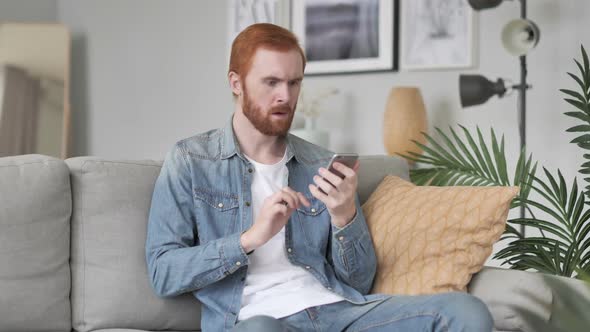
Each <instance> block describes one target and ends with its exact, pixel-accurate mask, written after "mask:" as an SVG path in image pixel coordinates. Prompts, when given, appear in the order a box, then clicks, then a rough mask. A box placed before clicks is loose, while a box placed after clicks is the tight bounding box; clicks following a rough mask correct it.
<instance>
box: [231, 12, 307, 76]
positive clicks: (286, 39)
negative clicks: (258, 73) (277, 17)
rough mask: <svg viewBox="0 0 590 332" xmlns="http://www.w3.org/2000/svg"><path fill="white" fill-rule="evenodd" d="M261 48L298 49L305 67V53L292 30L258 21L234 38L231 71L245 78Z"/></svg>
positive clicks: (284, 50)
mask: <svg viewBox="0 0 590 332" xmlns="http://www.w3.org/2000/svg"><path fill="white" fill-rule="evenodd" d="M259 48H266V49H269V50H273V51H279V52H288V51H291V50H297V51H299V53H300V54H301V60H302V61H303V68H304V69H305V62H306V60H305V54H304V53H303V49H301V46H299V42H298V40H297V37H296V36H295V35H294V34H293V33H292V32H291V31H289V30H287V29H285V28H282V27H280V26H278V25H274V24H270V23H257V24H252V25H250V26H249V27H247V28H246V29H244V30H243V31H242V32H240V33H239V34H238V36H237V37H236V39H234V41H233V43H232V46H231V55H230V58H229V72H232V71H233V72H235V73H236V74H238V75H240V76H241V77H242V79H244V78H245V77H246V75H247V74H248V72H249V71H250V67H251V66H252V60H253V58H254V54H256V51H257V50H258V49H259Z"/></svg>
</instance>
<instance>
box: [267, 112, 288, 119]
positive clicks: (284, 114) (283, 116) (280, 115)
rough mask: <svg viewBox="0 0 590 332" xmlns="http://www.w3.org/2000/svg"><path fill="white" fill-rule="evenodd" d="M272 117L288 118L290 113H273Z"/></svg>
mask: <svg viewBox="0 0 590 332" xmlns="http://www.w3.org/2000/svg"><path fill="white" fill-rule="evenodd" d="M271 115H272V116H273V117H278V118H286V117H288V116H289V113H288V112H272V113H271Z"/></svg>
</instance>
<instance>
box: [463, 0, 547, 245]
mask: <svg viewBox="0 0 590 332" xmlns="http://www.w3.org/2000/svg"><path fill="white" fill-rule="evenodd" d="M502 1H503V0H468V2H469V5H470V6H471V7H472V8H473V9H475V10H478V11H479V10H484V9H489V8H494V7H497V6H499V5H500V4H501V3H502ZM518 1H519V2H520V19H515V20H512V21H510V22H508V23H507V24H506V25H505V26H504V28H503V29H502V44H503V45H504V48H505V49H506V50H507V51H508V53H510V54H512V55H514V56H518V58H519V60H520V82H519V83H518V84H514V85H508V86H507V85H506V84H505V82H504V80H502V79H498V80H497V81H496V82H492V81H490V80H488V79H486V78H485V77H483V76H481V75H459V92H460V98H461V106H463V107H469V106H475V105H479V104H483V103H485V102H486V101H487V100H488V99H489V98H490V97H492V96H494V95H497V96H498V97H499V98H501V97H503V96H504V94H505V93H506V91H508V90H509V89H510V90H516V91H517V92H518V102H517V111H518V129H519V134H520V149H521V151H522V150H523V149H524V148H525V146H526V91H527V90H528V89H530V88H531V86H530V85H529V84H528V83H527V81H526V75H527V61H526V55H527V53H528V52H529V51H531V50H532V49H533V48H534V47H535V46H536V45H537V43H538V42H539V38H540V30H539V28H538V27H537V25H536V24H535V23H534V22H533V21H531V20H529V19H527V0H518ZM520 217H521V218H524V207H523V206H521V208H520ZM520 232H521V234H522V235H523V236H524V234H525V227H524V225H521V226H520Z"/></svg>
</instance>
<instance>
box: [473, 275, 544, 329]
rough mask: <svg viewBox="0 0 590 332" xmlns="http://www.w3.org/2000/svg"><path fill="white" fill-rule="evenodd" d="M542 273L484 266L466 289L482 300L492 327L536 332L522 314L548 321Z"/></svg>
mask: <svg viewBox="0 0 590 332" xmlns="http://www.w3.org/2000/svg"><path fill="white" fill-rule="evenodd" d="M543 276H544V275H543V274H540V273H534V272H526V271H518V270H508V269H501V268H494V267H484V268H483V269H482V270H481V271H480V272H479V273H477V274H475V275H474V276H473V278H472V280H471V282H470V283H469V285H468V286H467V289H468V291H469V293H470V294H472V295H474V296H476V297H478V298H479V299H481V300H482V301H484V302H485V303H486V304H487V306H488V308H489V310H490V312H491V314H492V317H493V318H494V326H495V328H496V329H498V330H505V331H536V329H535V328H534V325H533V323H532V322H531V321H530V320H528V319H527V318H526V317H525V316H524V315H523V312H525V311H526V312H527V313H531V314H533V315H535V316H536V317H539V318H541V320H542V321H543V322H545V323H546V322H548V321H549V319H550V317H551V310H552V303H553V294H552V291H551V289H550V288H549V287H548V286H547V284H546V283H545V281H544V280H543Z"/></svg>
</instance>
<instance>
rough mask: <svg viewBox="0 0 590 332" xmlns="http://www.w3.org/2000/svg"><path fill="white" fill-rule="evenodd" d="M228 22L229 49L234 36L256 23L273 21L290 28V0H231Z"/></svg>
mask: <svg viewBox="0 0 590 332" xmlns="http://www.w3.org/2000/svg"><path fill="white" fill-rule="evenodd" d="M228 23H229V24H228V25H229V26H228V49H231V45H232V43H233V40H234V38H236V36H237V35H238V34H239V33H240V32H241V31H242V30H244V29H245V28H246V27H248V26H249V25H252V24H254V23H273V24H276V25H280V26H282V27H284V28H287V29H288V28H289V0H229V15H228ZM228 53H229V52H228Z"/></svg>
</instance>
